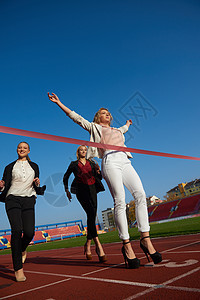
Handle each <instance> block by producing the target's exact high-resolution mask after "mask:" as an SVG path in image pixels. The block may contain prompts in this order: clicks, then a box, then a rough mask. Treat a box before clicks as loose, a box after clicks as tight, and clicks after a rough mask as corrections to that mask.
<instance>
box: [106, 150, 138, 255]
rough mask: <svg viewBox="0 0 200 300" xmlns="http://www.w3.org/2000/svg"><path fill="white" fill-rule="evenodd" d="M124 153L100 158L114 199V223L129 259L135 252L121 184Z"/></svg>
mask: <svg viewBox="0 0 200 300" xmlns="http://www.w3.org/2000/svg"><path fill="white" fill-rule="evenodd" d="M123 156H124V153H112V154H108V156H107V157H105V158H104V159H103V160H102V174H103V177H104V179H105V180H106V183H107V185H108V187H109V190H110V192H111V195H112V197H113V200H114V214H115V223H116V226H117V229H118V232H119V237H120V239H121V240H123V243H124V249H125V252H126V255H127V256H128V258H129V259H134V258H135V254H134V252H133V249H132V247H131V243H128V242H129V232H128V222H127V216H126V202H125V190H124V185H123V172H122V171H123V163H122V159H123Z"/></svg>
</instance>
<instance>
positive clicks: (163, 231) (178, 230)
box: [0, 217, 200, 255]
mask: <svg viewBox="0 0 200 300" xmlns="http://www.w3.org/2000/svg"><path fill="white" fill-rule="evenodd" d="M150 226H151V232H150V233H151V237H152V238H153V237H161V236H164V237H165V236H173V235H185V234H194V233H200V217H196V218H189V219H184V220H178V221H171V222H166V223H161V224H156V223H154V224H153V223H152V224H150ZM130 236H131V239H132V240H137V239H139V238H140V234H139V232H138V230H137V228H131V229H130ZM99 239H100V241H101V243H102V244H106V243H114V242H120V239H119V237H118V232H117V231H112V232H108V233H105V234H101V235H99ZM85 241H86V238H85V237H84V236H81V237H77V238H71V239H65V240H62V241H54V242H48V243H41V244H37V245H31V246H29V247H28V251H42V250H50V249H59V248H72V247H78V246H83V245H84V243H85ZM10 252H11V251H10V249H7V250H1V251H0V255H1V254H9V253H10Z"/></svg>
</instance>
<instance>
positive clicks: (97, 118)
mask: <svg viewBox="0 0 200 300" xmlns="http://www.w3.org/2000/svg"><path fill="white" fill-rule="evenodd" d="M102 110H106V111H107V112H108V113H109V115H110V123H109V126H110V124H111V121H112V120H113V117H112V115H111V113H110V112H109V110H108V109H107V108H104V107H101V108H100V109H99V110H98V111H97V112H96V114H95V115H94V119H93V122H94V123H97V124H99V123H100V112H101V111H102Z"/></svg>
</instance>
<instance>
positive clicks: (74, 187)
mask: <svg viewBox="0 0 200 300" xmlns="http://www.w3.org/2000/svg"><path fill="white" fill-rule="evenodd" d="M88 161H89V163H90V166H91V168H92V173H93V175H94V177H95V186H96V191H97V193H98V192H101V191H105V189H104V186H103V184H102V182H101V179H102V175H101V172H100V174H99V173H97V170H96V168H95V163H94V162H93V161H91V160H89V159H88ZM72 173H73V174H74V176H75V178H74V180H73V182H72V185H71V193H72V194H76V190H77V175H78V160H76V161H72V162H71V163H70V165H69V167H68V169H67V171H66V173H65V175H64V177H63V184H64V186H65V190H67V189H68V181H69V177H70V175H71V174H72Z"/></svg>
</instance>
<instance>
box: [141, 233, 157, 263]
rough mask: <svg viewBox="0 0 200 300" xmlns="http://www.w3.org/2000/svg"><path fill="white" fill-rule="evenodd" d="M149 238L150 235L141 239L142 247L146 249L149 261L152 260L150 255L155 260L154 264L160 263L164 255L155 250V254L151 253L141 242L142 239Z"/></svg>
mask: <svg viewBox="0 0 200 300" xmlns="http://www.w3.org/2000/svg"><path fill="white" fill-rule="evenodd" d="M147 238H150V236H144V237H143V238H142V239H141V240H140V248H141V249H142V250H143V251H144V254H145V255H146V257H147V259H148V261H149V262H150V260H149V257H148V255H149V256H150V257H151V259H152V260H153V262H154V264H158V263H160V262H161V261H162V255H161V254H160V253H159V252H157V251H156V252H155V253H153V254H150V253H149V250H148V249H147V247H145V246H144V245H143V244H142V243H141V242H142V240H144V239H147Z"/></svg>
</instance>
